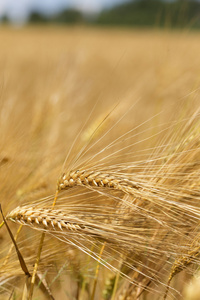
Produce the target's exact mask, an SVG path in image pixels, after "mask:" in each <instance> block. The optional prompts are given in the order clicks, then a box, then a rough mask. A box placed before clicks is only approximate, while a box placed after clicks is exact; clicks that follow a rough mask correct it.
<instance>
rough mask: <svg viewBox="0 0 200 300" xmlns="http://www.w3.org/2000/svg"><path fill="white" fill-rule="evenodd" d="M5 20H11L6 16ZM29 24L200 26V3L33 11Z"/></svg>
mask: <svg viewBox="0 0 200 300" xmlns="http://www.w3.org/2000/svg"><path fill="white" fill-rule="evenodd" d="M1 21H2V22H5V23H6V22H8V18H7V17H6V16H4V17H3V18H2V20H1ZM27 22H28V23H39V24H41V23H42V24H48V23H57V24H59V23H60V24H92V25H111V26H115V25H117V26H137V27H142V26H144V27H147V26H148V27H150V26H154V27H171V28H177V27H178V28H180V27H186V26H188V27H190V28H200V2H199V1H197V0H174V1H163V0H132V1H128V2H125V3H123V4H120V5H119V4H118V5H116V6H114V7H112V8H110V9H106V10H103V11H101V12H100V13H99V14H98V15H95V16H91V15H84V14H82V13H81V12H80V11H78V10H75V9H66V10H63V11H61V12H60V13H57V14H55V15H51V16H46V15H43V14H41V13H39V12H36V11H35V12H32V13H31V14H30V16H29V19H28V21H27Z"/></svg>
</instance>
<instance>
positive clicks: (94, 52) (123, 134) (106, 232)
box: [0, 26, 200, 300]
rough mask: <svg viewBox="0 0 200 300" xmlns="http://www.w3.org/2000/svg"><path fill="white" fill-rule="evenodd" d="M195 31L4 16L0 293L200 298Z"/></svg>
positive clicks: (80, 299)
mask: <svg viewBox="0 0 200 300" xmlns="http://www.w3.org/2000/svg"><path fill="white" fill-rule="evenodd" d="M199 35H200V33H199V32H189V31H172V32H171V31H168V30H163V31H157V30H149V31H148V30H131V29H126V30H125V29H123V30H122V29H106V28H104V29H100V28H84V27H83V28H82V27H66V28H64V27H59V26H58V27H51V26H49V27H45V26H44V27H24V28H18V27H16V28H14V27H3V26H2V27H0V41H1V46H0V182H1V184H0V193H1V201H0V203H1V206H2V210H3V214H4V216H5V218H6V221H5V222H3V217H2V216H1V220H0V222H2V223H1V226H0V242H1V248H0V260H1V262H0V299H2V300H4V299H13V300H14V299H16V300H17V299H30V300H31V299H38V300H40V299H67V300H101V299H102V300H125V299H127V300H131V299H133V300H136V299H140V300H146V299H147V300H148V299H152V300H154V299H186V300H196V299H199V297H200V296H199V295H200V289H199V283H200V275H199V265H200V261H199V257H200V237H199V234H200V227H199V220H200V190H199V188H200V179H199V175H200V117H199V116H200V115H199V110H200V95H199V86H200V85H199V84H200V55H199V48H200V38H199ZM55 195H57V197H56V196H55ZM6 224H7V225H8V226H9V228H10V229H11V231H12V233H13V235H14V237H15V240H16V244H17V247H18V249H19V251H20V252H21V254H22V257H23V259H24V261H25V264H26V268H27V270H28V271H27V272H26V273H27V274H26V275H25V274H24V270H23V269H22V267H21V265H20V261H19V259H18V256H17V254H16V249H15V247H14V244H13V242H12V240H11V237H10V235H9V232H8V230H7V227H6Z"/></svg>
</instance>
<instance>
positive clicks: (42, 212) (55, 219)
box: [6, 206, 85, 231]
mask: <svg viewBox="0 0 200 300" xmlns="http://www.w3.org/2000/svg"><path fill="white" fill-rule="evenodd" d="M6 219H7V220H11V221H14V222H17V223H19V224H22V225H30V226H32V227H36V228H42V229H48V230H60V231H63V230H70V231H76V230H83V229H85V225H81V224H78V223H76V222H75V221H74V222H73V221H69V220H67V216H66V215H65V214H63V213H62V212H61V211H59V210H55V209H43V208H33V207H20V206H18V207H17V208H15V209H14V210H12V211H11V212H10V213H9V214H8V215H7V216H6Z"/></svg>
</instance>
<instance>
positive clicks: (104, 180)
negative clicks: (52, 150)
mask: <svg viewBox="0 0 200 300" xmlns="http://www.w3.org/2000/svg"><path fill="white" fill-rule="evenodd" d="M124 177H125V176H124ZM124 177H122V176H120V175H118V174H115V173H104V172H101V171H93V170H76V171H70V172H68V173H66V174H63V175H62V176H61V178H60V180H59V181H58V186H57V188H58V190H66V189H69V188H71V187H74V186H86V187H100V188H103V187H105V188H111V189H115V190H119V191H122V192H124V193H127V194H133V193H134V190H135V189H137V190H138V189H140V188H141V186H140V185H139V184H138V183H137V182H134V181H133V180H131V179H128V178H124Z"/></svg>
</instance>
